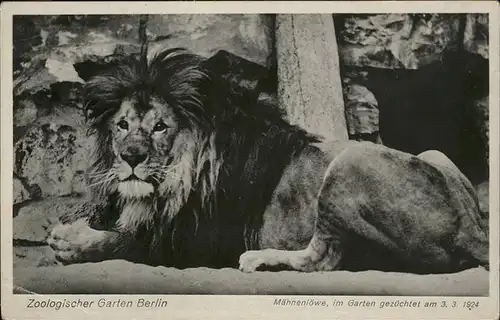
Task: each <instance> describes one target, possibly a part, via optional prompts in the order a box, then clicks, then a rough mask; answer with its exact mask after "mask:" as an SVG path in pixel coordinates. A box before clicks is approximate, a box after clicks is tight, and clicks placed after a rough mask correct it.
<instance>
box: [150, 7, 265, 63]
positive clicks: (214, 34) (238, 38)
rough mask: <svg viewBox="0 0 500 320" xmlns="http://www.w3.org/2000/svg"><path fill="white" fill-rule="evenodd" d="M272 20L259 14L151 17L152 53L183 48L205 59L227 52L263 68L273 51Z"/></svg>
mask: <svg viewBox="0 0 500 320" xmlns="http://www.w3.org/2000/svg"><path fill="white" fill-rule="evenodd" d="M272 24H273V23H272V17H271V16H269V15H259V14H223V15H213V14H183V15H150V17H149V21H148V31H149V32H150V34H151V37H152V38H153V39H154V40H153V41H152V43H151V46H150V48H151V53H154V52H155V51H157V50H159V49H165V48H170V47H185V48H188V49H190V50H192V51H194V52H196V53H198V54H201V55H204V56H206V57H209V56H212V55H213V54H215V53H216V52H217V51H219V50H226V51H229V52H231V53H233V54H236V55H239V56H241V57H243V58H245V59H248V60H250V61H252V62H255V63H258V64H260V65H263V66H268V65H269V63H270V62H269V59H270V56H271V51H272V46H273V43H272V38H273V35H272V33H273V26H272Z"/></svg>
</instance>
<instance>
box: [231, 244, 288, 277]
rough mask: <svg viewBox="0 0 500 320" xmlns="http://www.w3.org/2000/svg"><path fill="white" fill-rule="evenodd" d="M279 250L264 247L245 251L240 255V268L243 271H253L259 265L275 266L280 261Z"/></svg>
mask: <svg viewBox="0 0 500 320" xmlns="http://www.w3.org/2000/svg"><path fill="white" fill-rule="evenodd" d="M281 258H282V254H281V251H279V250H273V249H265V250H253V251H247V252H245V253H243V254H242V255H241V256H240V268H239V269H240V270H241V271H243V272H255V271H257V269H258V268H259V267H263V266H267V267H271V266H276V265H278V264H280V263H283V261H282V259H281Z"/></svg>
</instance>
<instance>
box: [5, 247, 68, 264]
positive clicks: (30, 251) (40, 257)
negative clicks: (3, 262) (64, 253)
mask: <svg viewBox="0 0 500 320" xmlns="http://www.w3.org/2000/svg"><path fill="white" fill-rule="evenodd" d="M13 263H14V269H17V268H27V267H50V266H56V265H60V263H59V262H58V261H57V260H56V257H55V255H54V250H52V249H51V248H50V247H49V246H33V247H20V246H14V256H13Z"/></svg>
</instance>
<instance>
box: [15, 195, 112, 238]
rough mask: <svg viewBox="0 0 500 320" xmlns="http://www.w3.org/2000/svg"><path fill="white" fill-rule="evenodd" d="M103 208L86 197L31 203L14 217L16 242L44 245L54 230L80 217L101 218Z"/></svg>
mask: <svg viewBox="0 0 500 320" xmlns="http://www.w3.org/2000/svg"><path fill="white" fill-rule="evenodd" d="M101 210H102V208H101V207H99V206H98V205H96V204H92V203H89V202H87V199H86V198H84V197H54V198H47V199H44V200H40V201H34V202H30V203H29V204H27V205H25V206H23V207H22V208H20V209H19V213H18V214H17V216H16V217H14V220H13V224H14V229H13V230H14V231H13V233H14V240H18V241H20V242H21V244H23V243H24V242H33V243H36V244H44V243H45V240H46V238H47V237H48V235H49V233H50V231H51V230H52V228H53V227H54V226H55V225H56V224H58V223H69V222H72V221H75V220H76V219H78V218H80V217H89V216H99V213H100V212H102V211H101Z"/></svg>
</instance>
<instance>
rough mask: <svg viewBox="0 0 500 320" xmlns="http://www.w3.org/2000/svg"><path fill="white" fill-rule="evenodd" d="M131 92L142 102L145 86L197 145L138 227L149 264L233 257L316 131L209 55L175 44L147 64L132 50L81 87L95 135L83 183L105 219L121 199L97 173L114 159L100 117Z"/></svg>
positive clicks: (223, 261)
mask: <svg viewBox="0 0 500 320" xmlns="http://www.w3.org/2000/svg"><path fill="white" fill-rule="evenodd" d="M132 93H135V94H137V95H138V96H140V97H142V99H143V100H144V101H143V102H144V105H147V102H148V101H147V100H148V99H149V96H150V95H151V94H152V93H154V94H155V95H158V96H159V97H161V98H162V99H164V100H165V101H167V102H168V103H169V105H171V106H172V107H173V108H174V112H175V113H176V114H177V116H178V121H179V123H180V125H181V126H183V127H187V128H189V129H191V132H193V137H192V141H193V142H194V143H195V144H196V145H195V147H193V148H190V149H189V150H191V151H192V152H191V154H188V155H185V156H184V158H185V159H184V161H183V162H182V168H181V169H179V170H181V177H182V178H181V179H179V180H178V182H177V183H176V184H175V185H174V186H171V187H170V188H168V189H166V190H162V192H161V194H158V195H157V196H156V198H155V199H154V200H152V202H151V204H150V208H149V209H148V210H150V211H151V212H150V215H147V218H146V219H147V220H149V221H147V222H148V223H146V224H144V225H143V226H141V227H142V229H141V230H136V231H138V232H137V233H136V237H137V241H138V242H139V241H142V243H144V250H146V251H148V252H149V253H148V261H147V263H150V264H163V265H171V266H175V267H181V268H183V267H190V266H199V265H205V266H209V267H222V266H229V265H234V264H235V263H237V260H238V259H237V257H238V256H239V254H241V252H243V251H244V250H245V249H252V248H255V246H256V244H257V243H258V233H257V231H258V230H259V227H260V226H261V223H262V216H263V213H264V210H265V208H266V207H267V205H268V204H269V202H270V200H271V195H272V193H273V191H274V189H275V188H276V185H277V184H278V182H279V180H280V178H281V176H282V173H283V170H284V168H285V167H286V165H287V164H288V163H289V162H290V161H291V160H292V159H293V157H294V156H295V155H297V154H299V153H300V152H301V151H302V150H303V148H304V147H305V146H307V145H308V144H309V143H311V142H316V141H319V138H318V137H316V136H313V135H310V134H308V133H307V132H305V131H303V130H301V129H300V128H298V127H295V126H292V125H290V124H289V123H288V122H287V121H286V119H285V117H284V112H283V111H282V109H281V108H280V107H279V106H278V105H277V104H276V103H274V102H270V100H261V99H259V98H258V96H259V92H247V91H245V89H242V88H239V87H237V86H235V85H234V84H230V83H229V82H228V81H227V80H225V79H223V78H222V77H221V76H220V74H218V73H217V68H216V66H214V65H213V64H211V60H210V59H206V58H202V57H200V56H198V55H195V54H192V53H189V52H188V51H186V50H184V49H180V48H175V49H169V50H165V51H163V52H161V53H159V54H157V55H155V56H154V57H153V58H152V59H151V61H150V62H149V64H148V65H147V66H145V65H144V64H141V62H140V61H139V60H138V59H136V58H134V57H130V58H129V59H127V60H126V61H123V63H122V64H121V65H119V66H117V67H116V68H113V69H112V70H109V71H106V72H105V73H103V74H101V75H98V76H95V77H94V78H93V79H91V80H90V81H88V83H87V85H86V90H85V99H86V110H87V114H88V120H89V123H90V133H92V134H95V136H96V141H97V142H96V147H95V150H94V155H93V162H92V164H91V166H90V168H89V173H88V184H89V187H90V194H91V197H92V200H93V201H100V202H106V203H107V204H109V210H108V211H107V213H106V214H105V218H104V219H102V220H104V221H105V224H106V225H107V227H109V228H112V227H113V221H116V219H117V217H118V215H119V214H120V203H121V201H122V199H120V195H119V194H118V193H117V192H116V181H109V182H106V183H100V182H99V181H97V180H99V179H102V176H100V175H99V174H102V173H105V172H106V170H108V169H109V168H111V166H112V165H113V160H114V159H113V152H112V151H111V147H110V145H111V143H110V130H109V127H108V120H109V119H110V117H111V116H112V115H113V114H114V113H115V112H116V111H117V110H118V108H119V106H120V103H121V102H122V100H123V99H124V98H125V97H126V96H128V95H130V94H132ZM176 156H179V155H176ZM101 218H102V217H101ZM139 231H140V232H139Z"/></svg>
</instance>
